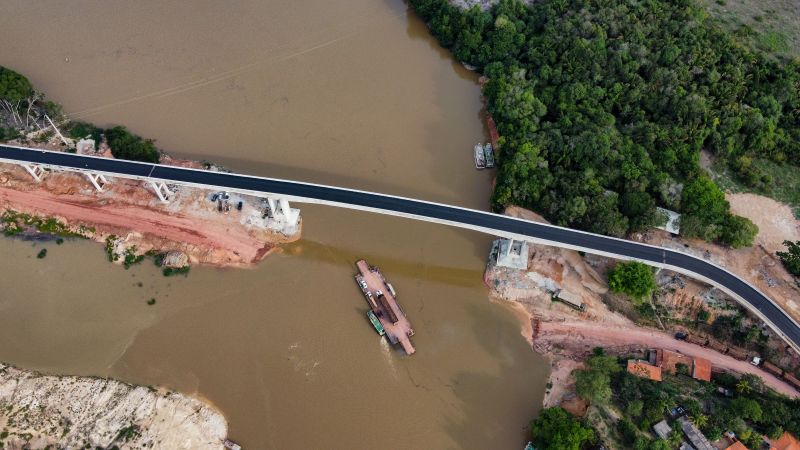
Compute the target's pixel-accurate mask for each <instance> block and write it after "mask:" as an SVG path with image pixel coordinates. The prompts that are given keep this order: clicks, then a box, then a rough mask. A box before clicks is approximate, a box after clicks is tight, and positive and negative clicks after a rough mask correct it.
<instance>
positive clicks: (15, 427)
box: [0, 364, 227, 450]
mask: <svg viewBox="0 0 800 450" xmlns="http://www.w3.org/2000/svg"><path fill="white" fill-rule="evenodd" d="M0 430H3V432H2V436H4V437H3V438H2V439H0V442H2V443H3V444H4V446H5V447H6V448H45V447H49V446H50V445H54V446H55V447H56V448H84V447H86V446H88V448H117V447H118V448H169V449H200V450H203V449H221V448H223V446H222V442H223V439H225V436H226V433H227V423H226V421H225V418H224V417H223V416H222V414H220V413H219V412H218V411H216V410H215V409H213V408H212V407H211V406H209V405H207V404H204V403H203V402H201V401H199V400H197V399H194V398H191V397H188V396H186V395H183V394H178V393H175V392H169V391H166V390H160V389H153V388H148V387H142V386H133V385H129V384H125V383H122V382H119V381H115V380H109V379H103V378H93V377H72V376H64V377H55V376H48V375H41V374H38V373H35V372H29V371H24V370H19V369H17V368H14V367H12V366H8V365H5V364H0Z"/></svg>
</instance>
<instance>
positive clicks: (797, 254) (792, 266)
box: [776, 241, 800, 276]
mask: <svg viewBox="0 0 800 450" xmlns="http://www.w3.org/2000/svg"><path fill="white" fill-rule="evenodd" d="M783 245H785V246H786V248H787V250H788V251H786V252H777V253H776V254H777V255H778V257H779V258H780V259H781V262H782V263H783V266H784V267H786V270H788V271H789V273H791V274H792V275H794V276H800V241H797V242H792V241H783Z"/></svg>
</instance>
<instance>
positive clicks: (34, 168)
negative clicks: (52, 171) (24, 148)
mask: <svg viewBox="0 0 800 450" xmlns="http://www.w3.org/2000/svg"><path fill="white" fill-rule="evenodd" d="M22 167H24V168H25V170H26V171H28V173H29V174H31V176H32V177H33V179H34V180H36V181H37V182H39V181H42V177H43V176H44V174H45V173H46V172H45V170H44V167H42V166H40V165H39V164H23V165H22Z"/></svg>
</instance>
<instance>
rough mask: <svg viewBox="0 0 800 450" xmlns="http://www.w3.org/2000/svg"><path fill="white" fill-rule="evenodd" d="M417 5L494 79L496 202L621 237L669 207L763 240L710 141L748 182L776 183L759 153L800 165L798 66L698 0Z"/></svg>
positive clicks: (693, 220) (735, 235)
mask: <svg viewBox="0 0 800 450" xmlns="http://www.w3.org/2000/svg"><path fill="white" fill-rule="evenodd" d="M410 3H411V5H412V6H413V7H414V8H415V9H416V11H417V12H418V13H419V14H420V15H421V16H422V17H423V18H424V19H425V20H427V21H428V23H429V26H430V28H431V31H432V32H433V34H434V35H435V36H436V37H437V38H438V39H439V40H440V42H441V43H442V44H443V45H444V46H446V47H449V48H451V49H452V50H453V53H454V55H455V57H456V58H458V59H459V60H461V61H463V62H466V63H469V64H471V65H473V66H475V67H477V68H478V69H479V70H480V71H482V72H483V74H484V75H486V76H487V77H488V79H489V81H488V82H487V83H486V84H485V86H484V95H485V96H486V97H487V99H488V103H489V111H490V113H491V114H492V116H493V118H494V120H495V122H496V123H497V127H498V131H499V132H500V135H501V136H502V137H501V142H500V150H499V157H498V167H499V170H498V177H497V184H496V188H495V192H494V195H493V203H494V206H495V207H496V208H502V207H503V206H505V205H507V204H510V203H514V204H518V205H521V206H524V207H528V208H532V209H534V210H537V211H539V212H541V213H542V214H544V215H545V216H546V217H547V218H548V219H549V220H550V221H552V222H554V223H556V224H558V225H563V226H571V227H576V228H581V229H585V230H589V231H594V232H599V233H606V234H610V235H614V236H621V235H623V234H624V233H626V232H628V231H631V230H639V229H644V228H647V227H650V226H653V224H656V223H658V222H659V221H660V220H662V219H661V218H659V217H658V214H657V213H656V211H657V210H656V206H662V207H665V208H668V209H674V210H677V211H680V212H681V213H683V214H684V215H685V216H686V217H685V218H684V220H682V225H681V229H682V233H683V230H684V227H685V230H686V235H687V236H690V237H701V238H704V239H708V240H716V241H719V242H720V243H723V244H726V245H731V246H743V245H750V244H751V243H752V236H754V234H755V230H756V228H755V225H753V224H752V222H749V221H747V220H745V219H742V218H733V217H734V216H732V215H731V214H730V208H729V205H728V204H727V202H725V201H724V196H721V191H720V190H719V188H717V187H716V185H715V184H714V183H713V182H712V181H711V180H710V179H708V178H707V177H706V176H705V175H704V171H703V170H702V169H701V168H700V166H699V159H700V151H701V150H702V149H705V150H708V151H709V152H711V153H712V154H714V155H715V156H716V157H718V158H720V159H722V160H723V161H727V162H728V163H729V164H730V165H731V167H733V168H734V169H735V173H736V174H738V176H740V177H741V178H743V179H744V180H745V181H746V182H749V183H750V184H764V183H770V182H771V181H770V177H769V175H768V174H762V173H757V169H756V168H755V167H754V165H752V164H750V163H749V162H752V159H753V158H767V159H771V160H773V161H776V162H778V163H782V164H783V163H790V164H794V165H796V164H798V163H800V113H798V111H800V90H798V89H797V85H798V83H800V61H788V62H780V61H776V60H774V59H773V58H769V57H767V56H765V55H763V54H761V53H757V52H754V51H752V50H750V49H748V47H747V46H744V45H740V44H739V42H737V40H736V37H735V36H734V35H732V34H731V33H729V32H727V31H725V30H724V29H723V28H722V27H721V26H720V25H719V24H718V23H716V22H714V21H713V20H712V19H710V18H709V16H708V14H707V13H706V11H705V10H704V8H703V7H702V6H700V5H698V4H696V3H695V2H694V1H693V0H680V1H666V0H653V1H646V2H643V1H634V2H616V1H612V0H543V1H539V2H534V3H533V4H531V5H524V4H522V3H521V2H520V1H518V0H501V1H500V2H499V3H498V4H496V5H494V6H493V7H492V8H491V9H490V10H489V11H483V10H481V9H480V8H478V7H477V6H476V7H473V8H471V9H468V10H465V11H464V10H460V9H458V8H457V7H455V6H452V5H450V3H449V2H447V1H446V0H410ZM748 180H749V181H748ZM687 189H688V192H686V193H684V192H683V191H684V190H687ZM704 204H705V205H707V206H709V209H699V208H698V207H699V206H701V205H704Z"/></svg>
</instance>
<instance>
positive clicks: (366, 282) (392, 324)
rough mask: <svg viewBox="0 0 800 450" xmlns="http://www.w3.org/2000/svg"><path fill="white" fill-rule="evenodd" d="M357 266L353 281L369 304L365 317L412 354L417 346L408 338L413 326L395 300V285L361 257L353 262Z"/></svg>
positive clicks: (380, 333)
mask: <svg viewBox="0 0 800 450" xmlns="http://www.w3.org/2000/svg"><path fill="white" fill-rule="evenodd" d="M356 267H358V271H359V273H357V274H356V275H355V280H356V284H358V287H359V289H360V290H361V293H362V294H364V299H365V300H366V301H367V304H368V305H369V310H368V311H367V319H369V321H370V323H371V324H372V326H373V327H374V328H375V331H377V332H378V334H379V335H381V336H386V338H387V339H388V340H389V342H390V343H392V344H393V345H394V344H400V346H401V347H402V348H403V350H404V351H405V352H406V354H407V355H413V354H414V352H416V350H415V349H414V346H413V345H412V344H411V339H410V338H411V336H413V335H414V329H413V328H411V322H409V320H408V318H407V317H406V315H405V312H404V311H403V309H402V308H400V305H399V304H398V303H397V299H396V291H395V289H394V286H392V285H391V284H390V283H389V282H388V281H386V279H385V278H384V277H383V274H382V273H381V271H380V269H378V268H377V267H375V266H370V265H368V264H367V262H366V261H364V260H363V259H362V260H359V261H358V262H356Z"/></svg>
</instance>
